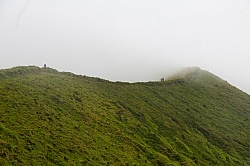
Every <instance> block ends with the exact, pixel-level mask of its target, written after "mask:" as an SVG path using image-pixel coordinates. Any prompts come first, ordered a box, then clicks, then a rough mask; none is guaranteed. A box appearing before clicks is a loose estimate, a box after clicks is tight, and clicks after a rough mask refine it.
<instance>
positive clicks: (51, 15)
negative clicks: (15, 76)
mask: <svg viewBox="0 0 250 166" xmlns="http://www.w3.org/2000/svg"><path fill="white" fill-rule="evenodd" d="M0 58H1V60H0V68H10V67H13V66H19V65H37V66H43V64H44V63H46V64H47V66H49V67H52V68H55V69H57V70H59V71H71V72H74V73H77V74H82V75H84V74H85V75H88V76H97V77H101V78H104V79H108V80H121V81H149V80H159V79H160V78H161V77H163V76H166V75H168V74H169V73H172V72H173V71H174V69H177V68H180V67H188V66H199V67H200V68H202V69H205V70H208V71H210V72H212V73H214V74H216V75H218V76H220V77H221V78H223V79H225V80H227V81H228V82H229V83H231V84H233V85H235V86H237V87H238V88H240V89H242V90H244V91H246V92H248V93H249V94H250V86H249V85H250V0H188V1H187V0H42V1H41V0H0Z"/></svg>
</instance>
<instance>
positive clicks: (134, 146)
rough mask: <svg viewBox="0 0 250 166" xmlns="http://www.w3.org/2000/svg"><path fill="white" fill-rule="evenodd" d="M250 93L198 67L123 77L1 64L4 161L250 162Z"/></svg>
mask: <svg viewBox="0 0 250 166" xmlns="http://www.w3.org/2000/svg"><path fill="white" fill-rule="evenodd" d="M249 117H250V96H249V95H248V94H246V93H244V92H242V91H240V90H238V89H237V88H235V87H233V86H231V85H229V84H228V83H227V82H226V81H224V80H221V79H220V78H218V77H217V76H215V75H213V74H211V73H209V72H206V71H203V70H200V69H195V70H191V72H187V73H184V74H181V76H178V75H176V76H175V77H172V78H170V79H169V80H167V81H164V82H147V83H132V84H130V83H122V82H109V81H107V80H103V79H99V78H92V77H87V76H80V75H75V74H72V73H68V72H58V71H56V70H54V69H51V68H39V67H35V66H29V67H15V68H11V69H6V70H1V71H0V165H250V154H249V151H250V144H249V142H250V137H249V135H250V129H249V126H250V121H249Z"/></svg>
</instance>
